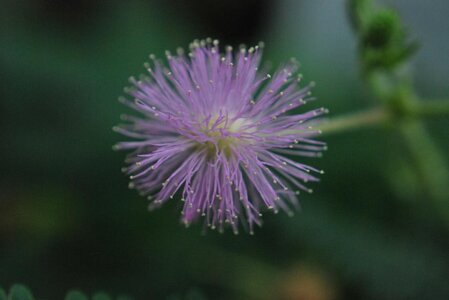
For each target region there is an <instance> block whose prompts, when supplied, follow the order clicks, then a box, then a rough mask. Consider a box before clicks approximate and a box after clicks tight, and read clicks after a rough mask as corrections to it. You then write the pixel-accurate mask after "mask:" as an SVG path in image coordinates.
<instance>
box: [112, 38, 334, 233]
mask: <svg viewBox="0 0 449 300" xmlns="http://www.w3.org/2000/svg"><path fill="white" fill-rule="evenodd" d="M261 48H262V47H261V45H259V46H256V47H251V48H249V49H246V48H245V47H241V48H240V49H239V50H238V51H235V52H236V53H234V51H233V49H232V48H231V47H229V46H228V47H226V51H225V53H220V50H219V44H218V41H216V40H214V41H212V40H210V39H207V40H201V41H194V42H193V43H192V44H191V45H190V52H189V53H188V55H185V54H184V51H183V50H182V49H178V51H177V55H171V54H170V53H169V52H167V53H166V56H167V61H168V66H164V64H163V63H162V62H161V61H160V60H157V59H156V58H155V57H154V56H153V55H150V58H151V60H152V64H145V66H146V68H147V70H148V75H147V76H142V77H141V78H140V80H136V79H134V78H131V79H130V81H131V83H132V87H131V88H128V89H126V92H127V93H128V94H129V95H131V96H132V97H133V98H134V101H130V100H127V99H125V98H121V100H122V101H123V102H124V103H125V104H127V105H128V106H130V107H131V108H133V109H135V110H136V111H138V112H139V113H140V114H141V116H140V117H134V116H123V119H124V120H125V121H127V124H123V125H120V126H118V127H115V129H116V130H117V131H118V132H120V133H122V134H123V135H125V136H127V137H129V138H132V141H126V142H121V143H119V144H117V145H116V148H117V149H125V150H133V152H132V153H130V154H129V156H128V158H127V160H126V162H127V164H128V166H127V167H126V168H124V171H125V172H126V173H127V174H129V176H130V178H131V183H130V187H132V188H136V189H137V190H138V191H139V192H140V193H141V194H142V195H147V196H148V199H150V201H151V203H150V206H149V207H150V209H153V208H156V207H159V206H161V205H162V204H164V203H165V202H167V201H169V200H170V199H173V198H179V197H180V198H181V200H182V202H183V204H182V205H183V208H182V212H181V214H182V217H181V220H182V222H183V223H185V224H186V225H187V226H188V225H189V224H191V223H192V222H193V221H196V220H197V219H199V218H200V217H203V218H204V219H205V224H206V225H207V226H208V227H210V228H211V229H215V228H218V229H219V230H220V231H222V230H223V229H224V228H225V227H231V228H232V229H233V231H234V232H235V233H237V232H238V229H239V223H240V224H242V225H243V226H244V227H245V228H246V229H247V230H248V231H249V232H250V233H253V228H254V225H255V224H256V225H260V224H261V216H262V212H263V211H264V210H272V211H273V212H275V213H276V212H278V211H279V210H283V211H285V212H287V213H288V214H289V215H291V214H292V208H293V209H294V208H295V207H296V206H297V205H298V202H297V197H298V195H299V191H300V190H303V191H307V192H311V190H310V189H308V188H307V187H306V186H305V185H304V183H306V182H311V181H318V179H317V177H316V176H315V173H322V171H320V170H318V169H315V168H312V167H310V166H307V165H305V164H302V163H300V162H298V161H296V160H294V159H293V157H295V156H308V157H316V156H320V155H321V151H323V150H324V149H325V147H326V146H325V144H324V143H323V142H319V141H315V140H313V136H315V135H316V134H317V133H319V131H318V130H315V129H314V128H312V127H311V124H312V123H311V122H310V120H312V119H315V118H316V117H318V116H320V115H322V114H323V113H326V112H327V111H326V110H325V109H323V108H319V109H315V110H312V111H309V112H305V113H301V114H293V113H292V110H296V109H297V108H298V107H300V106H302V105H304V104H306V103H307V102H308V100H311V98H310V85H309V86H306V87H304V88H298V85H299V81H300V76H297V74H296V71H297V64H296V63H295V62H294V61H292V62H291V63H289V64H287V65H286V66H285V67H283V68H280V69H279V70H278V71H277V72H276V73H275V74H274V75H272V76H271V75H269V74H267V73H263V72H260V71H259V69H258V68H259V63H260V60H261V55H262V51H261ZM178 196H179V197H178Z"/></svg>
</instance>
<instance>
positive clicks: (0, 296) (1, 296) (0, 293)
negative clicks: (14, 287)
mask: <svg viewBox="0 0 449 300" xmlns="http://www.w3.org/2000/svg"><path fill="white" fill-rule="evenodd" d="M0 300H7V298H6V292H5V290H3V289H2V288H0Z"/></svg>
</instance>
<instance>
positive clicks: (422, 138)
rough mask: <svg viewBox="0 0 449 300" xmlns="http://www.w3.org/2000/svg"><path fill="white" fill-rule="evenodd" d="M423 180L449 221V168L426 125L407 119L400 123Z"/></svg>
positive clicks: (403, 136) (402, 134)
mask: <svg viewBox="0 0 449 300" xmlns="http://www.w3.org/2000/svg"><path fill="white" fill-rule="evenodd" d="M399 132H400V133H401V136H402V138H403V139H404V141H405V143H406V145H407V147H408V149H409V152H410V154H411V156H412V158H413V161H414V163H415V168H416V171H417V173H418V176H419V177H420V179H421V181H422V182H423V187H424V188H425V192H426V193H427V194H428V195H429V197H430V199H431V200H433V204H434V207H435V208H436V209H437V210H438V212H439V213H440V214H441V216H442V217H443V218H444V220H445V221H446V222H447V223H448V222H449V201H448V200H449V170H448V169H447V167H446V162H445V160H444V158H443V155H442V153H441V152H440V151H439V150H438V148H437V147H436V145H435V144H434V142H433V141H432V139H431V137H430V136H429V135H428V133H427V131H426V130H425V128H424V125H423V124H422V123H421V122H420V121H419V120H406V121H404V122H402V124H400V125H399ZM448 224H449V223H448Z"/></svg>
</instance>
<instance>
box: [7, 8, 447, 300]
mask: <svg viewBox="0 0 449 300" xmlns="http://www.w3.org/2000/svg"><path fill="white" fill-rule="evenodd" d="M378 3H379V4H385V5H387V6H392V7H395V8H396V9H397V10H398V12H399V14H400V15H401V16H402V17H403V20H404V23H405V25H406V26H408V28H409V32H410V35H411V37H412V38H413V39H415V40H417V41H419V42H420V45H421V48H420V51H419V53H418V54H417V55H416V56H415V57H414V59H413V61H412V64H411V70H412V71H413V74H414V75H413V80H414V83H415V86H416V88H417V90H418V92H419V93H420V95H422V96H423V97H425V98H439V99H443V98H448V97H449V84H448V83H449V56H448V53H449V39H448V36H449V35H448V34H449V19H448V18H447V15H449V2H448V1H446V0H432V1H427V2H426V1H421V0H397V1H393V0H390V1H379V2H378ZM207 36H211V37H213V38H218V39H220V41H221V42H222V43H223V44H231V45H235V46H236V45H239V44H241V43H245V44H248V45H251V44H255V43H257V42H258V41H260V40H263V41H264V42H265V44H266V50H265V59H266V60H269V61H271V62H272V63H273V65H277V64H279V63H280V62H282V61H286V60H287V59H289V58H290V57H292V56H294V57H296V58H298V60H299V61H300V62H301V64H302V73H303V74H304V78H305V81H311V80H314V81H316V82H317V86H316V87H315V89H314V94H315V95H317V97H318V98H319V100H318V101H319V102H314V103H312V104H310V106H309V108H311V107H313V106H325V107H327V108H329V109H330V111H331V117H333V116H338V115H341V114H345V113H349V112H353V111H359V110H363V109H364V108H368V107H371V106H374V105H376V103H375V101H374V100H373V99H372V97H371V95H370V94H369V93H368V92H367V91H366V89H365V86H364V84H363V83H362V81H361V79H360V75H359V74H360V73H359V66H358V61H357V59H358V58H357V41H356V40H355V38H354V37H353V34H352V32H351V29H350V26H349V22H348V20H347V17H346V13H345V3H344V1H343V0H298V1H296V0H279V1H276V0H228V1H207V0H190V1H176V0H168V1H138V0H130V1H119V0H110V1H91V0H82V1H75V0H66V1H58V0H35V1H13V0H3V1H2V2H1V9H0V112H1V114H0V116H1V117H0V137H1V142H0V154H1V155H0V285H1V286H3V287H8V286H10V285H11V284H13V283H15V282H21V283H24V284H26V285H27V286H29V287H30V288H31V290H32V291H33V292H34V294H35V296H37V298H38V299H62V298H63V295H65V293H66V292H67V290H69V289H72V288H79V289H81V290H84V291H85V292H87V293H93V292H95V291H98V290H104V291H107V292H109V293H110V294H113V295H117V294H121V293H125V294H129V295H132V296H134V298H135V299H214V300H221V299H233V300H239V299H242V300H243V299H245V300H251V299H255V300H257V299H283V300H284V299H301V300H337V299H365V300H366V299H383V300H385V299H420V300H421V299H433V300H437V299H449V284H448V282H449V281H448V280H449V226H448V225H447V224H449V222H448V220H444V219H442V218H441V216H442V215H444V214H441V213H440V212H439V211H438V210H441V207H440V208H438V209H437V208H435V206H433V205H432V203H433V202H432V201H431V199H429V197H428V196H427V194H426V193H425V187H422V184H421V182H420V179H419V177H418V176H416V174H415V172H414V169H413V162H412V159H411V157H410V153H408V152H407V148H406V147H404V145H403V141H401V139H400V137H398V136H397V134H396V133H395V131H394V130H393V129H392V128H390V127H381V128H372V129H366V130H360V131H353V132H348V133H340V134H335V135H328V136H326V135H325V136H323V137H322V138H323V140H325V141H326V142H328V144H329V150H328V151H327V152H326V153H325V156H324V157H323V158H321V159H317V160H315V161H313V162H312V163H313V165H315V166H318V167H320V168H323V169H325V170H326V174H325V175H324V176H322V182H321V183H320V184H317V185H316V186H314V187H313V188H314V190H315V192H314V193H313V194H312V195H303V197H302V198H301V203H302V210H301V212H299V213H298V214H296V215H295V216H294V217H293V218H289V217H287V216H285V215H282V214H279V215H270V214H266V215H265V218H264V219H265V222H264V226H263V227H262V228H261V229H258V230H257V231H256V234H255V235H254V236H249V235H247V234H242V233H241V234H240V235H238V236H234V235H233V234H232V233H231V232H226V233H224V234H219V233H216V232H209V233H207V234H206V235H202V234H201V228H202V226H201V225H196V226H193V227H190V228H189V229H185V228H184V227H182V226H180V224H179V222H178V220H179V203H177V202H176V201H172V202H173V203H170V204H169V205H166V206H165V207H163V208H162V209H160V210H158V211H155V212H152V213H149V212H148V211H147V209H146V208H147V202H146V201H147V200H146V199H145V198H141V197H139V196H138V195H137V194H136V193H135V191H133V190H129V189H128V188H127V178H126V177H125V176H123V174H122V173H121V172H120V168H121V167H122V162H123V158H124V153H121V152H114V151H112V150H111V146H112V145H113V144H114V143H116V142H118V141H120V140H121V137H120V136H118V135H117V134H115V133H113V132H112V130H111V128H112V126H113V125H115V124H117V123H118V122H119V115H120V114H121V113H123V112H124V111H125V108H124V107H123V106H122V105H120V104H119V103H118V101H117V100H116V99H117V97H118V96H121V95H123V87H124V86H125V85H127V84H128V83H127V78H128V77H129V76H130V75H138V74H140V73H143V72H144V68H143V67H142V63H143V62H144V61H146V60H147V56H148V54H149V53H154V54H156V55H158V56H163V53H164V50H166V49H171V50H174V49H176V47H178V46H184V47H186V46H187V45H188V43H189V42H190V41H192V40H193V39H194V38H204V37H207ZM426 127H427V129H428V131H429V132H430V134H431V137H432V138H433V140H434V142H435V145H436V146H437V147H438V149H439V150H440V151H441V153H442V154H443V156H444V157H445V159H446V161H445V164H446V165H445V166H441V167H442V168H443V167H447V160H448V155H447V154H448V149H449V133H448V127H449V121H448V119H447V118H438V119H430V120H427V121H426ZM448 188H449V182H448ZM448 203H449V199H448ZM446 207H447V206H446Z"/></svg>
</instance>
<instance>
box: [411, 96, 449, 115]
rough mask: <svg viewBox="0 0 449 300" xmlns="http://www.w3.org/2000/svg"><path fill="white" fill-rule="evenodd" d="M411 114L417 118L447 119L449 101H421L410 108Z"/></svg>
mask: <svg viewBox="0 0 449 300" xmlns="http://www.w3.org/2000/svg"><path fill="white" fill-rule="evenodd" d="M411 113H412V114H413V115H416V116H418V117H433V116H441V117H449V100H427V101H421V102H419V103H417V104H415V105H413V107H411Z"/></svg>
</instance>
